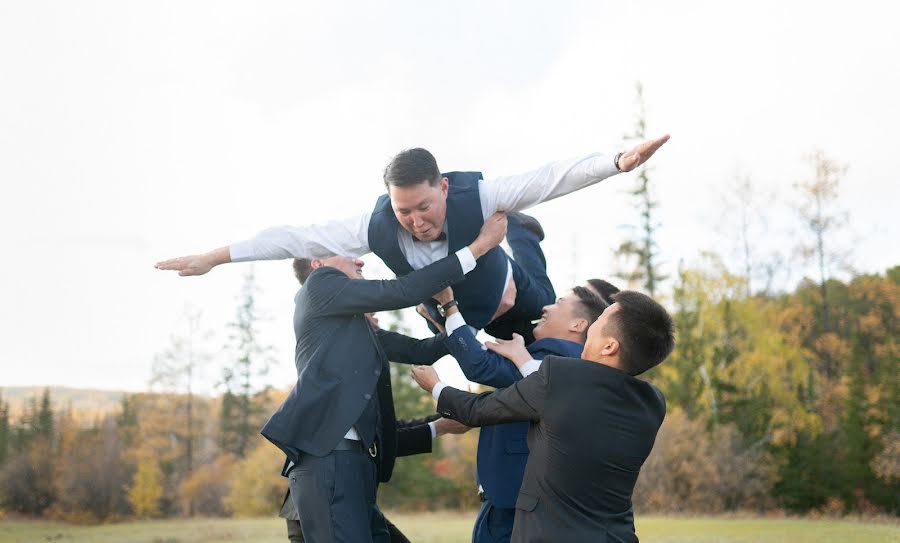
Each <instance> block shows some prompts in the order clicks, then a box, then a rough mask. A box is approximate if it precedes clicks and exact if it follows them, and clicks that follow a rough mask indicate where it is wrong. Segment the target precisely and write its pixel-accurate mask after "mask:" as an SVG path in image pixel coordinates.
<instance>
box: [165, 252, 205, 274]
mask: <svg viewBox="0 0 900 543" xmlns="http://www.w3.org/2000/svg"><path fill="white" fill-rule="evenodd" d="M212 267H213V264H212V263H211V262H209V261H208V260H207V258H206V255H189V256H181V257H178V258H170V259H169V260H163V261H162V262H157V263H156V269H158V270H174V271H177V272H178V275H181V276H186V275H203V274H204V273H206V272H208V271H209V270H211V269H212Z"/></svg>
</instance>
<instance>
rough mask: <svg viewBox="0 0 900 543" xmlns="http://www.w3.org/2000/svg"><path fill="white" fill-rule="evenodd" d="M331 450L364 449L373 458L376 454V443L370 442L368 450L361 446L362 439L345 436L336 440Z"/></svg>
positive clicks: (360, 450)
mask: <svg viewBox="0 0 900 543" xmlns="http://www.w3.org/2000/svg"><path fill="white" fill-rule="evenodd" d="M332 450H335V451H359V452H362V451H366V452H368V453H369V456H371V457H372V458H375V457H376V456H378V445H377V444H375V443H372V446H371V447H369V449H368V450H366V448H365V446H363V442H362V441H359V440H356V439H347V438H346V437H345V438H344V439H342V440H340V441H338V444H337V445H336V446H335V447H334V449H332Z"/></svg>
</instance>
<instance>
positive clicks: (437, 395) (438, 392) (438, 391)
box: [431, 381, 447, 400]
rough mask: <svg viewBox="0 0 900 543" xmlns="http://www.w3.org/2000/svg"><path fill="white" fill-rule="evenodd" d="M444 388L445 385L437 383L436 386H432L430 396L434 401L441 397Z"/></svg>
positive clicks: (441, 382) (440, 382)
mask: <svg viewBox="0 0 900 543" xmlns="http://www.w3.org/2000/svg"><path fill="white" fill-rule="evenodd" d="M445 388H447V383H445V382H443V381H438V382H437V384H436V385H434V388H433V389H431V395H432V396H434V399H435V400H438V399H440V397H441V391H443V390H444V389H445Z"/></svg>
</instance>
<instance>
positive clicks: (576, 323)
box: [569, 319, 591, 334]
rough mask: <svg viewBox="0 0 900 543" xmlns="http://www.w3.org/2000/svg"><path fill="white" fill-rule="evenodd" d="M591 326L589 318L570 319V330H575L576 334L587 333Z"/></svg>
mask: <svg viewBox="0 0 900 543" xmlns="http://www.w3.org/2000/svg"><path fill="white" fill-rule="evenodd" d="M590 326H591V323H589V322H588V321H587V319H575V320H572V321H569V331H570V332H575V333H576V334H583V333H585V332H586V331H587V329H588V328H589V327H590Z"/></svg>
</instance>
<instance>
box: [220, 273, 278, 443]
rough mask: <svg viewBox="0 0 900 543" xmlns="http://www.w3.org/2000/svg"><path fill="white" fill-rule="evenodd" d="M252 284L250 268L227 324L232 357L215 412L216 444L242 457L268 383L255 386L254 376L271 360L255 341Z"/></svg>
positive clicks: (255, 290)
mask: <svg viewBox="0 0 900 543" xmlns="http://www.w3.org/2000/svg"><path fill="white" fill-rule="evenodd" d="M257 293H258V288H257V286H256V281H255V276H254V273H253V268H252V267H251V268H250V270H249V271H248V272H247V274H246V275H245V276H244V285H243V287H242V289H241V296H240V299H239V302H238V308H237V314H236V315H235V320H234V321H233V322H231V323H229V325H228V326H229V328H230V329H231V331H232V334H231V336H230V338H229V339H230V345H229V347H230V348H229V350H230V351H231V353H232V355H233V356H234V360H233V361H232V362H231V363H230V364H229V365H228V366H226V367H225V368H223V372H222V377H223V380H222V382H223V385H224V387H225V392H224V394H223V396H222V405H221V410H220V414H219V423H220V439H219V441H220V444H221V446H222V448H223V449H224V450H225V451H227V452H230V453H232V454H234V455H235V456H237V457H239V458H243V457H244V456H245V455H246V454H247V452H248V451H249V444H250V440H251V439H252V438H253V436H255V435H256V433H257V431H258V429H259V426H260V425H261V423H262V421H261V420H259V419H260V417H261V415H263V406H262V402H261V401H260V400H265V397H266V394H267V391H268V388H269V387H268V386H262V387H260V386H258V385H257V383H256V379H257V378H258V377H261V376H263V375H265V374H266V373H268V370H269V365H270V364H271V362H272V357H271V354H270V353H271V350H272V349H271V347H270V346H264V345H262V344H261V343H260V340H259V330H258V324H259V321H260V316H259V314H258V309H257V307H256V295H257Z"/></svg>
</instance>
